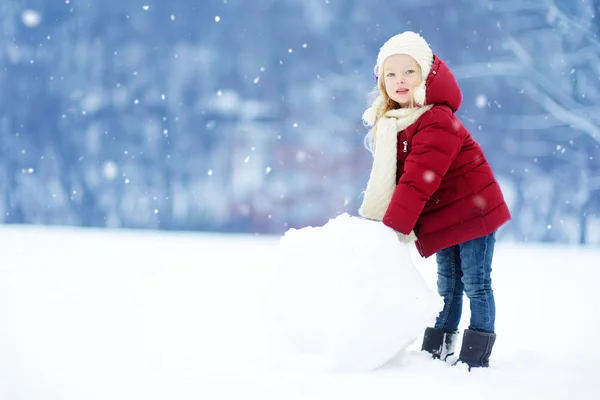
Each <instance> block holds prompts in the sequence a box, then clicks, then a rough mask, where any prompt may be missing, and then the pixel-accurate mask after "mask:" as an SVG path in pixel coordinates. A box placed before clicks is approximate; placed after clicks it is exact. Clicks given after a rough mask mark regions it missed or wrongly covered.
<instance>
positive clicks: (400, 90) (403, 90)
mask: <svg viewBox="0 0 600 400" xmlns="http://www.w3.org/2000/svg"><path fill="white" fill-rule="evenodd" d="M396 93H398V94H401V95H404V94H408V89H398V90H396Z"/></svg>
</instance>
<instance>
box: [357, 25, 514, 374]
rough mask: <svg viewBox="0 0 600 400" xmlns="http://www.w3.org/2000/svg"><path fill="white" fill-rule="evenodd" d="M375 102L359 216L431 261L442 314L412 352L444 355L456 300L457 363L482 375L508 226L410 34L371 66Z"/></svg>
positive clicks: (432, 62)
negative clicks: (465, 308) (503, 230)
mask: <svg viewBox="0 0 600 400" xmlns="http://www.w3.org/2000/svg"><path fill="white" fill-rule="evenodd" d="M374 72H375V77H376V79H377V90H376V97H375V98H374V100H373V101H372V104H371V107H369V108H368V109H367V110H366V111H365V112H364V114H363V120H364V121H365V123H366V124H367V125H368V126H371V127H372V129H371V131H370V132H369V134H368V135H367V137H366V144H367V147H368V148H369V150H370V151H371V152H372V154H373V168H372V170H371V174H370V177H369V182H368V184H367V188H366V191H365V196H364V200H363V203H362V205H361V207H360V209H359V214H360V215H361V216H363V217H365V218H369V219H374V220H378V221H382V222H383V223H384V224H385V225H386V226H388V227H390V228H392V229H393V230H394V231H396V233H397V234H398V237H399V238H400V240H401V241H403V242H404V243H410V242H415V244H416V246H417V249H418V251H419V254H420V255H421V256H422V257H429V256H431V255H433V254H436V260H437V265H438V282H437V287H438V293H439V294H440V296H442V297H443V299H444V308H443V310H442V311H441V312H440V314H439V315H438V317H437V318H436V321H435V326H434V327H433V328H431V327H428V328H427V329H426V330H425V335H424V339H423V345H422V350H425V351H427V352H429V353H431V354H432V355H433V357H434V358H441V359H443V360H446V358H447V357H448V356H449V355H452V354H454V348H455V344H456V339H457V337H458V325H459V322H460V318H461V312H462V299H463V292H466V294H467V297H468V298H469V301H470V306H471V321H470V325H469V327H468V329H467V330H465V332H464V336H463V342H462V348H461V351H460V355H459V358H458V361H459V362H464V363H466V364H468V365H469V370H470V369H471V367H488V366H489V358H490V355H491V352H492V347H493V345H494V342H495V340H496V335H495V333H494V321H495V311H496V310H495V304H494V294H493V291H492V286H491V284H492V282H491V270H492V257H493V253H494V244H495V233H496V231H497V229H498V228H499V227H500V226H502V225H503V224H504V223H506V222H507V221H508V220H509V219H510V217H511V216H510V212H509V210H508V207H507V205H506V203H505V201H504V197H503V194H502V192H501V190H500V186H499V185H498V183H497V181H496V179H495V177H494V174H493V172H492V169H491V167H490V165H489V164H488V162H487V160H486V158H485V156H484V154H483V152H482V150H481V147H480V146H479V144H478V143H476V142H475V141H474V140H473V138H472V137H471V135H470V133H469V132H468V131H467V129H466V128H465V127H464V126H463V124H462V123H461V122H460V120H459V119H458V118H457V117H456V115H455V113H456V111H457V110H458V108H459V106H460V104H461V101H462V93H461V91H460V88H459V86H458V83H457V81H456V79H455V78H454V75H453V74H452V72H451V71H450V69H449V68H448V66H447V65H446V64H445V63H444V61H442V60H441V59H440V58H439V57H438V56H437V55H434V54H433V53H432V51H431V49H430V47H429V45H428V44H427V42H426V41H425V40H424V39H423V38H422V37H421V36H420V35H418V34H416V33H414V32H404V33H401V34H399V35H396V36H393V37H392V38H390V39H389V40H388V41H387V42H386V43H385V44H384V45H383V46H382V47H381V49H380V51H379V55H378V57H377V65H376V66H375V71H374Z"/></svg>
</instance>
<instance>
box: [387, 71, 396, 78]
mask: <svg viewBox="0 0 600 400" xmlns="http://www.w3.org/2000/svg"><path fill="white" fill-rule="evenodd" d="M394 75H396V74H394V73H393V72H390V73H389V74H387V76H389V77H392V76H394Z"/></svg>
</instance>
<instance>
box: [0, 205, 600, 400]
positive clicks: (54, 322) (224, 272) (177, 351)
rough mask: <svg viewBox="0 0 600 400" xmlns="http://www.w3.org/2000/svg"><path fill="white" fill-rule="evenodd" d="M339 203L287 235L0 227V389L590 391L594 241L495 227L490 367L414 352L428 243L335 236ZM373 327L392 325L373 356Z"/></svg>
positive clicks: (314, 395)
mask: <svg viewBox="0 0 600 400" xmlns="http://www.w3.org/2000/svg"><path fill="white" fill-rule="evenodd" d="M344 218H346V217H342V218H341V219H339V220H337V219H336V221H337V222H335V224H333V221H331V222H330V224H332V226H329V227H327V228H326V229H317V228H319V227H315V228H314V229H312V233H310V231H311V229H310V228H305V229H301V230H297V231H290V232H288V233H287V234H286V235H285V236H283V238H281V237H262V236H251V235H219V234H208V233H206V234H198V233H196V234H194V233H174V232H170V233H167V232H141V231H126V230H93V229H77V228H50V227H31V226H2V227H0V243H2V253H1V254H2V257H1V258H0V322H1V326H0V399H2V400H16V399H19V400H30V399H44V400H54V399H61V400H63V399H69V400H70V399H83V400H93V399H111V400H113V399H137V398H140V399H142V398H143V399H147V400H154V399H241V398H251V399H253V398H260V399H264V400H271V399H277V400H280V399H286V400H295V399H318V400H321V399H322V400H326V399H327V400H337V399H343V400H352V399H374V398H376V399H380V400H386V399H394V400H396V399H401V398H418V399H424V400H427V399H436V400H437V399H440V398H444V399H464V398H485V399H507V398H516V399H585V400H587V399H599V398H600V389H599V387H598V383H597V380H598V377H600V346H599V345H598V332H599V329H600V312H599V310H600V299H599V297H598V296H597V289H596V285H597V283H598V281H599V280H600V249H598V248H587V247H565V246H560V245H542V244H528V245H523V244H511V243H503V242H499V243H498V244H497V246H496V256H495V260H494V272H493V275H492V277H493V280H494V283H493V285H494V290H495V294H496V307H497V321H496V328H497V329H496V333H497V335H498V338H497V342H496V346H495V348H494V353H493V354H492V358H491V366H490V368H488V369H479V370H473V371H471V372H470V373H469V372H468V371H467V370H466V369H465V368H464V367H462V366H460V367H452V366H450V365H449V364H446V363H443V362H440V361H436V360H431V359H430V358H429V357H428V356H427V355H426V354H423V353H421V352H419V348H420V340H421V337H417V338H415V340H414V342H413V343H412V344H411V345H409V346H408V347H406V348H404V349H403V350H401V348H403V347H405V344H404V342H403V340H402V339H405V338H408V337H409V336H411V335H413V334H414V333H413V332H411V335H408V334H407V335H406V336H403V334H404V333H405V331H403V330H402V329H405V328H406V329H408V328H410V329H412V328H416V327H417V325H421V324H423V325H424V326H422V327H419V328H421V330H422V329H424V328H425V325H426V322H429V323H431V322H433V320H431V321H420V320H419V319H420V316H419V315H417V314H418V313H417V312H416V311H415V310H410V309H408V308H404V307H402V305H403V303H402V301H407V304H408V303H410V304H412V305H413V306H415V304H416V305H417V306H418V305H421V304H423V307H422V310H423V318H424V319H425V320H428V319H430V318H431V317H432V316H431V310H430V309H429V306H426V305H424V304H425V303H427V302H428V301H429V300H428V299H430V295H431V294H432V292H433V291H434V288H435V281H436V265H435V258H434V257H430V258H428V259H422V258H420V257H419V256H418V255H417V254H416V251H415V249H414V248H412V247H410V250H408V252H409V255H410V259H411V260H412V262H413V263H414V264H410V263H409V262H408V259H407V257H406V249H405V248H403V246H402V245H397V246H392V247H394V250H389V249H388V247H387V246H385V244H386V243H384V242H389V241H390V240H393V238H391V239H390V235H388V234H387V233H385V231H384V230H381V229H379V228H378V227H376V226H375V225H373V224H364V225H365V233H364V234H362V233H361V234H360V237H358V238H349V237H348V235H352V232H355V228H356V227H355V226H351V225H352V224H355V223H356V225H358V222H356V221H353V220H352V219H347V218H346V219H344ZM336 224H339V225H338V226H337V227H334V226H333V225H336ZM323 228H325V227H323ZM367 230H369V231H370V232H371V234H372V236H370V235H369V234H367V233H366V231H367ZM334 231H337V232H338V233H339V235H340V236H339V238H338V237H337V236H328V235H330V234H332V233H334ZM317 236H320V237H321V239H320V241H319V242H317ZM358 242H361V243H358ZM351 243H354V244H355V245H356V248H354V249H351V248H350V245H351ZM356 243H358V244H356ZM384 248H385V249H384ZM336 249H337V250H336ZM336 251H338V252H340V254H339V255H338V256H339V257H336V256H335V252H336ZM369 251H372V254H373V260H372V261H373V262H372V263H371V264H370V265H369V267H370V268H365V267H364V258H363V257H365V256H366V255H367V254H368V253H369ZM294 254H295V255H294ZM293 257H297V258H293ZM353 257H354V258H353ZM311 260H312V261H311ZM337 260H339V261H340V262H339V263H336V261H337ZM349 260H351V261H349ZM375 261H376V262H375ZM344 263H346V264H345V268H344ZM411 265H413V266H414V269H411ZM392 266H395V267H392ZM301 268H303V269H304V273H302V272H301V271H300V269H301ZM394 268H396V269H394ZM414 271H418V273H419V274H420V275H421V276H422V278H423V279H424V281H425V283H426V285H427V286H428V287H429V288H430V291H427V290H425V289H423V287H419V285H420V283H418V282H420V280H419V279H418V276H415V275H414V274H413V273H412V272H414ZM294 275H295V276H296V277H297V280H296V281H295V282H296V283H297V286H293V282H294V281H293V280H290V278H291V277H292V276H294ZM311 277H313V278H319V279H315V280H314V281H313V280H311V279H310V278H311ZM382 277H387V278H388V279H389V282H388V281H386V282H383V281H382V279H381V278H382ZM403 277H404V278H403ZM402 279H406V280H407V281H401V280H402ZM333 281H336V282H337V283H336V284H335V285H334V284H332V282H333ZM408 281H410V282H412V283H415V284H416V287H414V288H408V286H410V285H407V283H408ZM277 282H281V286H280V287H279V289H283V288H284V287H287V289H288V291H287V292H283V294H282V292H281V291H279V289H278V288H277ZM360 282H364V283H365V284H364V286H361V285H360V284H359V283H360ZM284 285H287V286H284ZM303 288H307V289H308V290H310V291H311V293H306V296H305V299H306V301H305V302H303V301H301V300H300V299H299V298H298V296H297V295H298V294H299V293H302V292H303ZM377 288H380V289H382V291H381V292H379V291H376V290H375V289H377ZM394 288H398V289H399V290H398V294H397V296H398V297H393V296H391V292H392V291H393V290H392V289H394ZM407 289H412V290H414V293H418V294H421V295H423V296H424V298H425V299H427V300H425V301H423V302H421V301H419V302H416V301H415V299H414V298H410V296H409V292H408V290H407ZM278 293H279V294H278ZM336 294H337V295H338V296H339V298H332V296H335V295H336ZM274 296H279V297H274ZM326 296H327V297H326ZM371 296H372V297H371ZM274 298H279V300H280V301H281V304H274V303H273V302H272V301H273V299H274ZM431 299H435V300H436V301H437V299H436V298H435V297H431ZM270 300H271V302H269V301H270ZM317 300H323V308H322V309H319V302H318V301H317ZM344 300H345V301H344ZM401 303H402V304H401ZM365 305H369V306H370V307H375V309H379V310H382V313H384V314H385V315H387V314H388V313H390V314H391V313H393V314H394V315H389V320H388V319H387V318H383V317H384V315H377V318H369V315H370V312H369V310H373V309H374V308H369V307H365ZM287 307H289V308H287ZM360 307H364V308H362V309H361V308H360ZM285 309H289V310H292V311H293V313H292V312H291V311H290V315H287V317H285V318H283V317H282V316H281V314H280V311H281V310H285ZM311 310H312V312H311ZM336 310H341V311H342V312H341V313H340V314H336V313H335V312H334V311H336ZM351 310H354V312H355V314H354V317H355V318H352V315H351V314H350V312H351ZM278 313H279V314H278ZM332 313H333V316H332ZM344 313H345V314H344ZM327 316H332V320H331V321H326V322H325V324H323V325H316V326H315V325H312V324H317V322H318V321H323V320H324V319H326V317H327ZM425 317H427V318H425ZM278 318H279V319H278ZM468 320H469V309H468V301H467V299H466V298H465V308H464V313H463V321H462V324H461V328H462V329H464V328H466V326H467V325H468ZM384 321H385V322H384ZM300 323H305V324H307V325H306V326H305V327H304V328H305V329H304V330H303V331H302V330H300V331H299V330H297V327H298V326H301V324H300ZM361 323H364V325H361ZM278 326H279V328H280V329H279V331H277V329H275V328H277V327H278ZM286 326H287V327H288V328H286V329H287V330H286V329H282V327H286ZM289 327H293V328H294V329H290V328H289ZM342 328H343V329H342ZM395 329H397V332H395V334H394V335H392V334H393V333H394V332H393V330H395ZM398 332H402V333H400V334H398ZM276 335H279V336H280V338H281V339H282V342H287V343H288V344H289V343H290V340H291V343H296V344H297V343H298V342H300V344H301V345H303V346H300V348H299V347H298V346H297V345H293V346H288V347H286V348H285V349H283V348H282V346H281V345H282V343H278V342H277V341H276V340H275V339H274V337H275V336H276ZM344 335H349V336H345V337H344ZM392 337H393V339H390V338H392ZM339 338H344V340H337V339H339ZM374 338H383V339H382V340H385V339H386V338H387V339H388V340H398V342H397V343H391V342H386V343H384V344H383V345H382V348H383V349H384V351H382V352H381V354H382V355H381V357H380V356H379V355H378V356H377V357H371V355H370V354H369V352H368V348H367V346H366V345H365V344H366V343H369V342H370V341H371V340H373V339H374ZM353 344H355V345H356V346H353ZM379 345H380V344H379V343H377V344H374V345H373V349H374V351H377V349H378V348H379V347H378V346H379ZM396 346H397V347H398V349H399V351H398V353H397V354H395V355H394V356H393V358H392V359H391V360H389V361H387V362H385V364H383V365H382V366H379V367H378V368H374V369H371V368H370V367H371V366H373V365H375V364H378V363H379V361H380V360H381V359H383V358H386V357H387V356H384V355H383V354H387V353H388V352H389V351H391V348H392V347H396ZM459 346H460V343H459ZM284 350H285V351H284ZM353 351H354V352H355V353H352V352H353ZM336 363H337V364H336ZM340 367H344V368H345V369H350V368H353V371H351V372H348V371H341V369H344V368H340Z"/></svg>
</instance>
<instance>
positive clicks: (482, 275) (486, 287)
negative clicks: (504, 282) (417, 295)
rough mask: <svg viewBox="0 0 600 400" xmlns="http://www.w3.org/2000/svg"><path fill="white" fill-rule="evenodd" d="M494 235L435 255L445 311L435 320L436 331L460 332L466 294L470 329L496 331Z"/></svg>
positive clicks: (494, 233)
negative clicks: (469, 309) (493, 264)
mask: <svg viewBox="0 0 600 400" xmlns="http://www.w3.org/2000/svg"><path fill="white" fill-rule="evenodd" d="M495 235H496V232H493V233H491V234H490V235H487V236H482V237H479V238H477V239H473V240H470V241H468V242H465V243H461V244H458V245H456V246H452V247H449V248H447V249H443V250H441V251H439V252H438V253H437V254H436V259H437V264H438V281H437V287H438V293H439V294H440V296H442V297H443V298H444V309H443V310H442V311H441V312H440V314H439V315H438V317H437V319H436V321H435V327H436V328H439V329H443V330H444V331H446V332H454V331H457V330H458V324H459V323H460V317H461V314H462V301H463V292H464V293H466V294H467V297H468V298H469V302H470V305H471V321H470V325H469V329H472V330H475V331H479V332H490V333H491V332H494V323H495V320H496V304H495V302H494V292H493V290H492V278H491V273H492V258H493V256H494V245H495V243H496V237H495Z"/></svg>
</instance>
